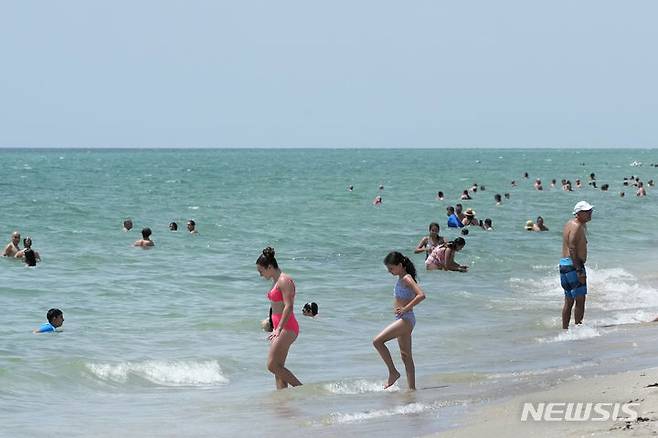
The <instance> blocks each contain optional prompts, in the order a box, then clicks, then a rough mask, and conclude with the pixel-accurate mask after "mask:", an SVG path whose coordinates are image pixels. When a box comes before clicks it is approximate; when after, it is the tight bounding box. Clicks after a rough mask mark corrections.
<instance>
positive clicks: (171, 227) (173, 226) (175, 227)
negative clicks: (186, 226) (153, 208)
mask: <svg viewBox="0 0 658 438" xmlns="http://www.w3.org/2000/svg"><path fill="white" fill-rule="evenodd" d="M169 231H178V224H177V223H176V222H172V223H170V224H169Z"/></svg>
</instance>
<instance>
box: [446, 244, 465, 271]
mask: <svg viewBox="0 0 658 438" xmlns="http://www.w3.org/2000/svg"><path fill="white" fill-rule="evenodd" d="M445 256H446V264H445V270H446V271H459V272H466V271H467V270H468V266H464V265H460V264H459V263H457V262H455V250H454V249H453V248H447V249H446V254H445Z"/></svg>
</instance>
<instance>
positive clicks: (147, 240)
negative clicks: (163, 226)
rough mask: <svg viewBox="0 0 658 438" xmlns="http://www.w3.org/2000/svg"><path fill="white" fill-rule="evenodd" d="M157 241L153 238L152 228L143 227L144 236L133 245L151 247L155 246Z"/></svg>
mask: <svg viewBox="0 0 658 438" xmlns="http://www.w3.org/2000/svg"><path fill="white" fill-rule="evenodd" d="M154 245H155V242H153V241H152V240H151V229H150V228H148V227H147V228H143V229H142V238H141V239H139V240H136V241H135V243H134V244H133V246H141V247H143V248H147V247H151V246H154Z"/></svg>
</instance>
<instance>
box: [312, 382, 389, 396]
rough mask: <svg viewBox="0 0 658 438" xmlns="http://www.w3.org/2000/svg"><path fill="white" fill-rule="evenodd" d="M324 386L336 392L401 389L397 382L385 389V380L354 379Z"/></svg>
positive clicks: (350, 392)
mask: <svg viewBox="0 0 658 438" xmlns="http://www.w3.org/2000/svg"><path fill="white" fill-rule="evenodd" d="M324 388H325V389H326V390H327V391H329V392H332V393H334V394H364V393H367V392H382V391H387V392H393V391H399V390H400V387H399V386H397V384H395V385H393V386H391V387H389V388H386V389H384V381H383V380H382V381H369V380H363V379H361V380H354V381H351V382H344V381H340V382H336V383H329V384H327V385H324Z"/></svg>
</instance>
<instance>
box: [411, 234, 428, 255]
mask: <svg viewBox="0 0 658 438" xmlns="http://www.w3.org/2000/svg"><path fill="white" fill-rule="evenodd" d="M428 239H429V238H428V237H427V236H425V237H423V238H422V239H420V242H418V245H417V246H416V249H414V253H415V254H418V253H421V252H424V251H427V248H426V246H427V240H428Z"/></svg>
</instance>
